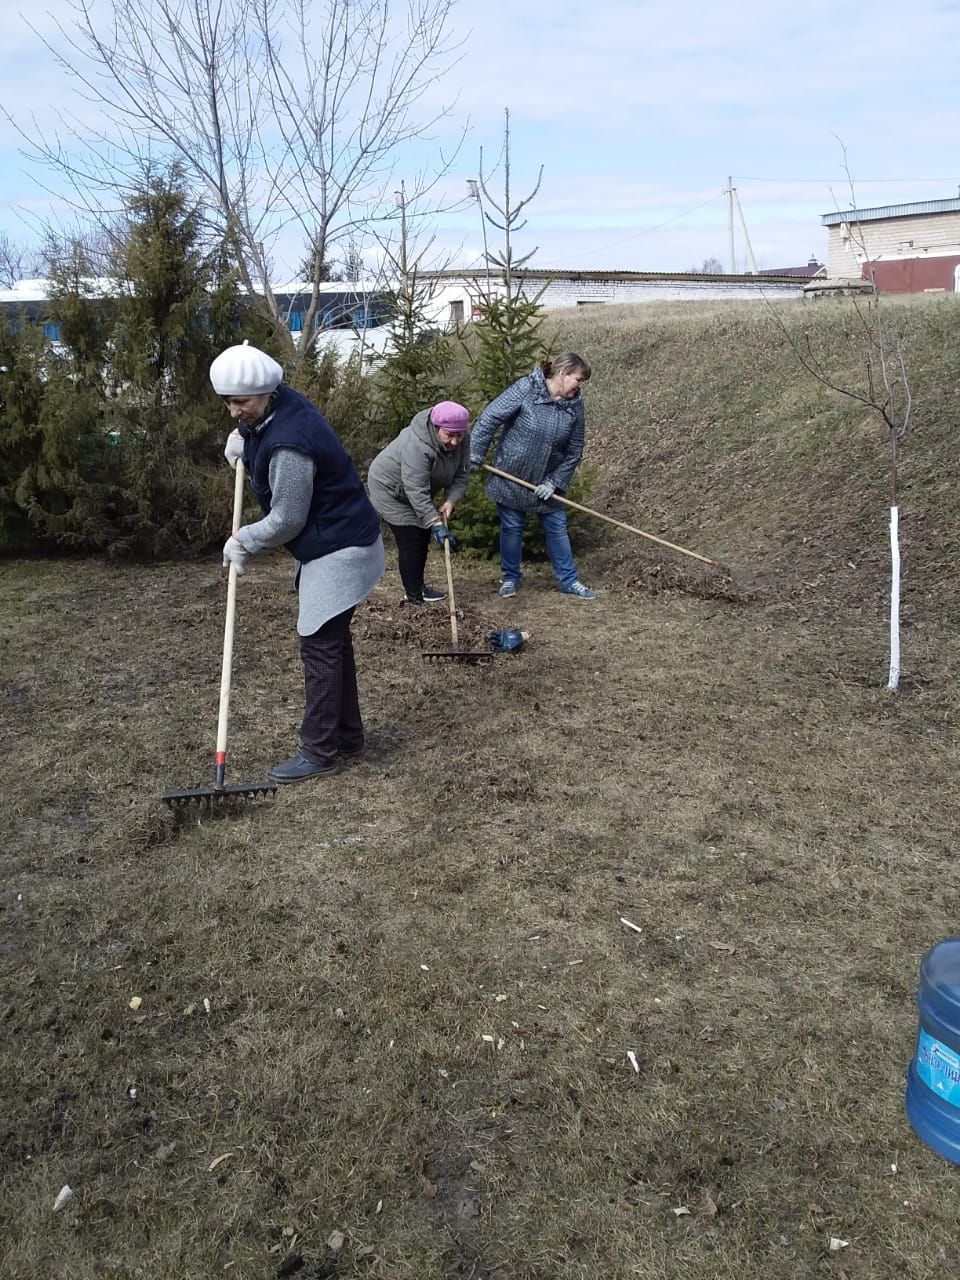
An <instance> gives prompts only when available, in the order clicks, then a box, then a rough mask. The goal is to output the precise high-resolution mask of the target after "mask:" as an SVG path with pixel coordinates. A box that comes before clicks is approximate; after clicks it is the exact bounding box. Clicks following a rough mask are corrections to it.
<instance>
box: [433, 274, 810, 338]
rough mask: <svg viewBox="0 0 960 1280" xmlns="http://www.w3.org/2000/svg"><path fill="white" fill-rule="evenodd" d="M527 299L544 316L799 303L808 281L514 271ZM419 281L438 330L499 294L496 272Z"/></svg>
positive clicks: (800, 278) (767, 277)
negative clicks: (619, 306) (725, 303)
mask: <svg viewBox="0 0 960 1280" xmlns="http://www.w3.org/2000/svg"><path fill="white" fill-rule="evenodd" d="M516 278H517V280H518V281H520V282H522V285H523V292H524V295H525V296H526V297H527V298H536V297H537V296H538V295H540V303H541V305H542V306H543V308H544V310H546V311H555V310H557V309H558V308H560V307H593V306H604V305H606V304H608V303H614V302H702V301H715V300H724V299H743V298H760V297H762V296H763V295H764V294H766V296H767V297H776V298H799V297H801V296H802V294H803V287H804V285H805V284H806V283H807V279H806V278H805V277H803V276H786V275H736V276H734V275H704V274H700V273H699V272H667V271H568V270H557V271H545V270H537V271H533V270H528V271H518V272H516ZM420 279H421V280H422V281H423V282H424V283H427V282H429V283H431V284H434V285H435V286H436V288H435V291H434V294H433V297H432V299H431V302H430V304H429V308H428V309H429V312H430V316H431V319H432V321H433V322H434V323H435V324H436V325H438V326H440V327H443V328H446V327H449V326H451V325H454V324H461V323H463V322H465V321H468V320H470V319H471V318H473V317H475V316H477V315H479V314H480V312H481V311H482V309H483V299H484V296H485V295H486V294H490V295H500V294H502V293H503V283H502V281H501V279H500V277H499V274H498V273H496V272H491V274H490V278H489V280H488V279H487V276H486V275H485V273H484V272H483V270H480V271H477V272H461V271H435V272H423V273H422V274H421V277H420Z"/></svg>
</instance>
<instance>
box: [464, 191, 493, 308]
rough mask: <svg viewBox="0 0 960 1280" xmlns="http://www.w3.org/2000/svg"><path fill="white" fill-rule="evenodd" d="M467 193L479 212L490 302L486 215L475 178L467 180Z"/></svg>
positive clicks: (488, 299)
mask: <svg viewBox="0 0 960 1280" xmlns="http://www.w3.org/2000/svg"><path fill="white" fill-rule="evenodd" d="M467 191H468V192H469V193H470V198H471V199H472V200H476V202H477V209H478V210H479V211H480V230H481V231H482V232H483V263H484V267H485V268H486V274H487V302H488V303H489V301H490V296H491V295H490V253H489V251H488V249H487V215H486V214H485V213H484V211H483V199H482V197H481V195H480V184H479V183H478V182H477V180H476V178H468V179H467Z"/></svg>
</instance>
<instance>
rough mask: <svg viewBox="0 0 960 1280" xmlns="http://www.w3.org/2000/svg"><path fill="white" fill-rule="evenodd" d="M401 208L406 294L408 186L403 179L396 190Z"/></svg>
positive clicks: (401, 251) (405, 287) (401, 274)
mask: <svg viewBox="0 0 960 1280" xmlns="http://www.w3.org/2000/svg"><path fill="white" fill-rule="evenodd" d="M394 195H395V196H396V199H397V208H398V209H399V210H400V280H401V287H402V289H403V292H404V294H406V292H407V187H406V183H405V182H403V181H401V183H400V190H399V191H396V192H394Z"/></svg>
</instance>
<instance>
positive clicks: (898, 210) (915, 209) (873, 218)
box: [820, 197, 960, 227]
mask: <svg viewBox="0 0 960 1280" xmlns="http://www.w3.org/2000/svg"><path fill="white" fill-rule="evenodd" d="M925 213H960V197H953V198H952V199H950V200H921V201H920V202H919V203H918V204H885V205H881V206H880V207H879V208H878V209H842V210H839V211H837V212H834V213H823V214H821V215H820V224H821V226H824V227H838V226H839V225H840V223H841V222H879V221H880V220H881V219H882V218H915V217H917V216H918V215H921V214H925Z"/></svg>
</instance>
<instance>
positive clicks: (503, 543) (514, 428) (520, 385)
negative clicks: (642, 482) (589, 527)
mask: <svg viewBox="0 0 960 1280" xmlns="http://www.w3.org/2000/svg"><path fill="white" fill-rule="evenodd" d="M590 373H591V369H590V364H589V362H588V361H587V360H585V359H584V358H583V356H580V355H577V354H576V352H574V351H568V352H567V353H566V354H565V355H562V356H557V357H556V358H555V359H554V360H545V361H544V362H543V363H542V364H540V365H538V366H537V367H536V368H535V369H534V370H533V372H532V373H529V374H527V375H526V376H525V377H523V378H520V379H519V381H517V382H515V383H514V384H513V386H511V387H508V388H507V389H506V391H504V392H503V394H502V395H499V396H497V398H496V400H491V402H490V403H489V404H488V405H487V407H486V409H484V411H483V413H481V414H480V416H479V418H477V420H476V422H475V423H474V425H473V431H472V433H471V441H470V466H471V470H475V469H476V468H477V467H479V466H480V465H481V464H482V463H483V459H484V457H485V455H486V452H487V450H488V449H489V447H490V444H491V442H492V441H493V439H494V436H495V435H496V434H497V432H498V431H499V442H498V444H497V450H496V455H495V457H494V466H495V467H497V468H498V469H499V470H500V471H508V472H509V473H510V474H511V475H512V476H516V477H517V478H518V479H520V480H526V481H528V482H529V483H530V484H533V485H535V486H536V488H535V489H534V490H530V489H524V488H522V487H521V486H520V485H518V484H512V483H511V482H510V481H509V480H504V479H502V478H501V477H500V476H491V477H490V478H489V480H488V481H487V485H486V492H487V496H488V497H490V498H492V499H493V501H494V502H495V503H496V504H497V512H498V514H499V516H500V594H501V596H503V597H507V596H514V595H516V594H517V588H518V587H519V585H520V579H521V576H522V575H521V572H520V564H521V561H522V559H523V531H524V527H525V525H526V521H527V516H528V515H529V514H530V513H531V512H534V513H536V515H537V517H538V519H539V520H540V523H541V525H542V526H543V532H544V536H545V538H546V542H547V554H548V555H549V556H550V563H551V565H552V566H553V573H554V577H555V578H556V580H557V583H558V585H559V587H560V590H561V591H563V592H564V593H565V594H566V595H571V596H577V597H578V598H579V599H581V600H593V599H594V598H595V596H596V592H595V591H591V590H590V588H589V587H586V586H584V584H583V583H582V582H581V581H580V578H579V577H578V575H577V567H576V565H575V564H574V562H573V552H572V550H571V547H570V535H569V534H568V532H567V513H566V511H565V510H564V508H563V507H562V506H561V505H560V503H558V502H557V501H556V499H555V498H554V496H553V495H554V494H555V493H559V494H563V493H565V492H566V490H567V488H568V487H569V485H570V481H571V480H572V479H573V473H574V472H575V471H576V469H577V467H578V466H579V465H580V460H581V458H582V457H583V440H584V412H583V396H582V394H581V389H582V388H583V386H584V385H585V384H586V383H587V382H588V381H589V380H590Z"/></svg>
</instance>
